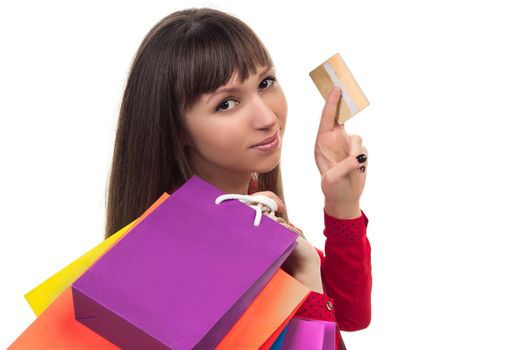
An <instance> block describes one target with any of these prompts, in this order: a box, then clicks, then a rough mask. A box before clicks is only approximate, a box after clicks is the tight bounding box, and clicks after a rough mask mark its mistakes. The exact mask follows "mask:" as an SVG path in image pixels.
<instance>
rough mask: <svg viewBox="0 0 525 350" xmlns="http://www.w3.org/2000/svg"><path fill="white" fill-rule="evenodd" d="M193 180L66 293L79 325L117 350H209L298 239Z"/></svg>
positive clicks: (198, 179)
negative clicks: (70, 295)
mask: <svg viewBox="0 0 525 350" xmlns="http://www.w3.org/2000/svg"><path fill="white" fill-rule="evenodd" d="M222 194H224V192H222V191H221V190H219V189H217V188H216V187H214V186H212V185H210V184H208V183H207V182H205V181H204V180H202V179H200V178H198V177H196V176H194V177H192V178H191V179H190V180H188V181H187V182H186V184H184V185H183V186H181V187H180V188H179V189H178V190H177V191H175V192H174V193H173V194H172V195H171V196H170V198H168V199H167V200H165V201H164V202H163V203H162V204H161V205H160V206H159V207H157V208H156V209H155V210H154V211H153V212H152V213H151V214H150V215H149V216H148V217H146V218H145V219H144V220H143V221H142V222H141V223H140V224H138V225H137V226H136V227H135V228H134V229H133V230H131V231H130V232H129V233H128V234H127V235H126V236H125V237H124V238H122V239H121V240H120V241H119V242H118V243H117V244H116V245H115V246H113V248H112V249H111V250H109V251H108V252H107V253H106V254H105V255H104V256H103V257H101V258H100V260H98V261H97V262H96V263H95V264H93V266H92V267H91V268H90V269H89V270H87V271H86V273H85V274H84V275H83V276H81V277H80V278H79V279H78V280H77V281H75V282H74V283H73V285H72V287H73V298H74V307H75V317H76V319H77V320H78V321H80V322H81V323H83V324H84V325H86V326H87V327H89V328H91V329H92V330H94V331H95V332H97V333H99V334H100V335H102V336H103V337H105V338H107V339H108V340H110V341H111V342H113V343H114V344H116V345H117V346H120V347H122V348H125V349H213V348H214V347H215V346H216V345H217V344H218V343H219V342H220V340H221V339H222V338H223V337H224V336H225V335H226V333H227V332H228V331H229V330H230V329H231V328H232V326H233V325H234V323H235V322H236V321H237V319H239V317H240V316H241V315H242V313H243V312H244V311H245V310H246V309H247V308H248V306H249V305H250V304H251V302H252V301H253V300H254V299H255V297H256V296H257V294H258V293H259V292H260V291H261V289H262V288H263V287H264V285H265V284H266V283H267V282H268V281H269V280H270V278H271V277H272V276H273V274H274V273H275V272H276V271H277V269H278V268H279V267H280V266H281V265H282V263H283V262H284V260H285V259H286V258H287V257H288V256H289V254H290V253H291V251H292V250H293V249H294V248H295V246H296V245H297V243H296V241H295V240H296V238H297V234H295V233H294V232H292V231H290V230H288V229H287V228H286V227H284V226H282V225H281V224H279V223H278V222H275V221H273V220H272V219H270V218H268V217H266V216H263V217H262V220H261V222H260V225H259V226H254V217H255V211H254V210H253V209H252V208H250V207H249V206H248V205H246V204H244V203H241V202H239V201H237V200H230V201H226V202H223V203H220V204H215V199H216V198H217V197H218V196H220V195H222Z"/></svg>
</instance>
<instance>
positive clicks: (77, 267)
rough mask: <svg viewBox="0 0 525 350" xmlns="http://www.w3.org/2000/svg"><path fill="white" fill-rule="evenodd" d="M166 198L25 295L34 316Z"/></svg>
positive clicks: (40, 312)
mask: <svg viewBox="0 0 525 350" xmlns="http://www.w3.org/2000/svg"><path fill="white" fill-rule="evenodd" d="M167 198H169V194H167V193H164V194H162V196H160V197H159V199H157V201H155V203H153V204H152V205H151V207H149V208H148V209H147V210H146V211H145V212H144V214H142V215H141V216H140V217H139V218H138V219H135V220H134V221H133V222H131V223H130V224H128V225H127V226H125V227H124V228H122V229H120V230H119V231H118V232H116V233H115V234H113V235H111V236H110V237H109V238H107V239H106V240H104V241H103V242H102V243H100V244H98V245H97V246H95V247H94V248H92V249H91V250H90V251H88V252H87V253H85V254H84V255H82V256H81V257H80V258H78V259H76V260H75V261H73V262H72V263H70V264H69V265H67V266H66V267H64V268H63V269H62V270H60V271H58V272H57V273H55V274H54V275H53V276H51V277H49V278H48V279H47V280H46V281H44V282H43V283H41V284H40V285H38V286H37V287H35V288H33V290H31V291H30V292H29V293H27V294H26V295H25V298H26V300H27V302H28V303H29V305H30V306H31V308H32V309H33V312H34V313H35V314H36V316H40V314H42V312H44V310H45V309H46V308H47V307H48V306H49V305H50V304H51V303H52V302H53V301H54V300H55V299H56V298H57V297H58V296H59V295H61V294H62V293H63V292H64V291H65V290H66V289H67V288H68V287H69V286H71V284H72V283H73V282H74V281H75V280H76V279H77V278H78V277H80V276H81V275H82V274H83V273H84V272H85V271H86V270H87V269H88V268H89V267H90V266H91V265H93V264H94V263H95V262H96V261H97V260H98V259H99V258H100V257H101V256H102V255H103V254H104V253H105V252H106V251H107V250H109V249H110V248H111V247H112V246H113V245H114V244H115V243H116V242H118V241H119V240H120V239H121V238H122V237H124V236H125V235H126V234H127V233H128V232H129V231H131V229H132V228H134V227H135V226H136V225H137V224H138V223H139V222H141V221H142V220H143V219H144V218H145V217H146V216H148V215H149V214H150V213H151V212H152V211H153V210H155V208H157V207H158V206H159V205H160V204H161V203H162V202H164V201H165V200H166V199H167Z"/></svg>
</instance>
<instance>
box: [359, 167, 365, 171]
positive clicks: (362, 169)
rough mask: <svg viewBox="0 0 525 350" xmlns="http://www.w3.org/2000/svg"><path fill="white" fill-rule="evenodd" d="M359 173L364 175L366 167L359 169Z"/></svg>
mask: <svg viewBox="0 0 525 350" xmlns="http://www.w3.org/2000/svg"><path fill="white" fill-rule="evenodd" d="M359 171H360V172H362V173H364V172H365V166H364V165H363V166H362V167H360V168H359Z"/></svg>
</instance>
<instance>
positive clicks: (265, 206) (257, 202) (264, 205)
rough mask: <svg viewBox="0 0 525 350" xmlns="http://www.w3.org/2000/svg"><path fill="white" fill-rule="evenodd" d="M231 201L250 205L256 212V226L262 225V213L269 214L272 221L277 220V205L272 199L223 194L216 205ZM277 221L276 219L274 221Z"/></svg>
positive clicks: (216, 200)
mask: <svg viewBox="0 0 525 350" xmlns="http://www.w3.org/2000/svg"><path fill="white" fill-rule="evenodd" d="M230 199H237V200H239V201H241V202H243V203H245V204H248V206H249V207H250V208H253V209H254V210H255V220H254V221H253V225H254V226H259V224H260V223H261V217H262V213H263V212H265V213H268V212H269V216H270V217H272V219H274V218H275V211H276V210H277V203H275V201H274V200H273V199H271V198H268V197H266V196H263V195H246V194H233V193H231V194H223V195H220V196H219V197H217V199H215V204H220V203H222V202H223V201H227V200H230ZM274 220H276V219H274Z"/></svg>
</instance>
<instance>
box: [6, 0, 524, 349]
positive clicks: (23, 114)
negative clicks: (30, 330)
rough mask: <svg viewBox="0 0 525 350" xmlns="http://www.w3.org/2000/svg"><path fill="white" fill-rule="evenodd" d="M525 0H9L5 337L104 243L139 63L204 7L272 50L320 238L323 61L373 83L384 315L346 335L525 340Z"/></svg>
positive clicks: (307, 205) (394, 339)
mask: <svg viewBox="0 0 525 350" xmlns="http://www.w3.org/2000/svg"><path fill="white" fill-rule="evenodd" d="M519 3H520V2H519V1H502V0H499V1H458V0H454V1H451V0H440V1H415V0H414V1H408V0H400V1H386V0H384V1H371V0H366V1H344V2H343V1H341V2H335V1H326V0H325V1H322V2H315V3H311V4H310V3H302V2H292V1H258V2H253V3H252V2H249V1H215V2H205V1H191V2H190V1H147V2H146V1H143V2H141V3H138V2H129V1H126V2H124V1H122V2H116V1H112V2H109V1H104V2H102V1H90V2H83V3H75V4H73V2H66V1H64V2H56V1H45V2H41V1H17V2H11V4H7V3H6V2H2V4H1V5H0V39H1V40H0V42H1V54H0V99H1V100H0V118H1V119H0V120H1V126H0V152H1V153H0V155H1V169H2V170H1V171H0V176H1V181H0V186H1V192H0V193H1V202H0V203H1V204H0V205H1V208H0V209H1V210H0V213H1V214H0V215H1V221H0V222H1V226H0V227H1V228H0V230H1V231H0V268H1V285H2V287H1V289H0V290H1V292H0V293H1V298H0V348H5V347H7V346H8V345H9V344H11V342H13V341H14V340H15V339H16V337H17V336H18V335H19V334H21V333H22V331H23V330H24V329H25V328H26V327H28V326H29V325H30V323H31V322H32V320H33V319H34V315H33V314H32V312H31V311H30V308H29V306H28V305H27V304H26V302H25V300H24V297H23V296H24V294H25V293H26V292H28V291H29V290H31V289H32V288H33V287H35V286H36V285H37V284H39V283H41V282H42V281H43V280H44V279H46V278H47V277H49V276H50V275H52V274H53V273H55V272H56V271H58V270H59V269H60V268H62V267H63V266H65V265H66V264H67V263H69V262H70V261H72V260H74V259H75V258H77V257H78V256H80V255H81V254H82V253H84V252H85V251H87V250H88V249H89V248H91V247H92V246H94V245H95V244H97V243H98V242H100V241H101V240H102V237H103V228H104V209H105V207H104V205H105V204H104V203H105V187H106V181H107V176H108V172H109V166H110V161H111V155H112V147H113V141H114V139H113V138H114V133H115V126H116V120H117V113H118V108H119V103H120V99H121V97H122V92H123V88H124V84H125V81H126V77H127V72H128V69H129V66H130V64H131V60H132V58H133V55H134V54H135V52H136V50H137V48H138V46H139V44H140V42H141V41H142V39H143V38H144V36H145V35H146V33H147V32H148V31H149V29H150V28H151V27H152V26H153V25H154V24H155V23H157V21H158V20H160V19H161V18H163V17H164V16H165V15H167V14H169V13H171V12H173V11H176V10H181V9H184V8H187V7H193V6H210V7H214V8H217V9H220V10H223V11H226V12H229V13H231V14H233V15H236V16H238V17H240V18H241V19H242V20H244V21H245V22H246V23H247V24H248V25H250V26H251V27H252V28H253V29H254V30H255V32H256V33H257V34H258V35H259V36H260V37H261V39H262V40H263V42H264V43H265V44H266V46H267V47H268V49H269V51H270V53H271V54H272V56H273V59H274V61H275V64H276V67H277V78H278V79H279V80H280V82H281V84H282V86H283V88H284V91H285V94H286V96H287V100H288V106H289V114H288V124H287V132H286V137H285V139H284V143H283V147H284V149H283V157H282V167H283V171H284V174H283V181H284V185H285V198H286V200H287V207H288V212H289V216H290V219H291V222H292V223H294V224H295V225H296V226H299V227H301V228H302V229H303V230H304V231H305V233H306V234H307V237H309V239H310V240H311V241H312V242H313V243H314V244H315V245H316V246H318V247H321V248H322V247H324V236H323V235H322V229H323V221H322V208H323V197H322V192H321V190H320V176H319V173H318V170H317V167H316V165H315V162H314V157H313V145H314V141H315V134H316V132H317V127H318V123H319V118H320V114H321V110H322V107H323V100H322V98H321V96H320V94H319V93H318V91H317V89H316V87H315V85H314V84H313V82H312V81H311V80H310V77H309V76H308V73H309V72H310V71H311V70H312V69H313V68H315V67H317V66H318V65H319V64H321V63H322V62H323V61H324V60H326V59H327V58H328V57H330V56H331V55H333V54H334V53H336V52H340V53H341V55H342V56H343V58H344V59H345V61H346V63H347V65H348V67H349V68H350V69H351V70H352V72H353V74H354V76H355V78H356V79H357V81H358V82H359V84H360V85H361V87H362V89H363V91H364V92H365V94H366V95H367V97H368V99H369V100H370V106H369V107H368V108H366V109H365V110H363V111H362V112H361V113H359V114H358V115H357V116H355V117H354V118H352V119H351V120H350V121H348V122H347V123H346V126H345V127H346V130H347V132H348V133H351V134H359V135H360V136H361V137H362V138H363V144H364V145H365V146H366V147H367V148H368V152H369V167H368V175H367V183H366V186H365V190H364V193H363V196H362V200H361V207H362V209H363V210H364V211H365V213H366V214H367V216H368V217H369V219H370V223H369V226H368V237H369V239H370V242H371V244H372V264H373V278H374V284H373V294H372V298H373V299H372V300H373V313H372V323H371V324H370V326H369V327H368V328H367V329H365V330H363V331H359V332H353V333H343V337H344V339H345V340H346V343H347V346H348V347H349V349H385V348H392V349H400V348H403V349H443V348H451V349H461V348H470V349H472V348H493V349H494V348H499V349H523V348H525V340H524V339H523V327H524V326H525V322H524V315H525V302H524V298H523V295H525V287H524V286H523V279H524V277H523V276H524V272H523V266H525V258H524V254H523V250H524V248H525V247H524V244H523V243H524V239H523V235H524V233H525V230H524V228H525V225H524V223H523V221H522V220H523V213H524V209H525V204H524V196H525V186H524V184H523V179H524V178H525V167H524V160H523V159H524V157H523V154H522V153H523V150H525V141H524V138H523V136H522V134H523V132H524V131H525V128H524V123H523V119H524V117H525V99H524V96H525V94H524V93H525V63H524V62H525V45H524V44H525V40H524V35H523V34H522V33H525V21H524V20H523V19H524V15H525V13H524V11H523V10H520V8H522V7H521V6H519ZM308 198H311V200H308ZM520 334H521V335H520Z"/></svg>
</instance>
